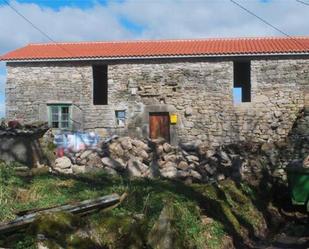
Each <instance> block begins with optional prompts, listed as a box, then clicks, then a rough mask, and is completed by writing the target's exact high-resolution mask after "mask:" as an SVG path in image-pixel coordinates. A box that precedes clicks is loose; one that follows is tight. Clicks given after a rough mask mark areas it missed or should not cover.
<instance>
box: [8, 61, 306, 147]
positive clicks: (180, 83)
mask: <svg viewBox="0 0 309 249" xmlns="http://www.w3.org/2000/svg"><path fill="white" fill-rule="evenodd" d="M108 78H109V80H108V91H109V95H108V103H109V104H108V105H106V106H95V105H93V104H92V67H91V64H90V62H89V63H88V62H87V63H86V62H84V63H81V62H71V63H60V62H58V63H56V62H50V63H42V62H38V63H8V77H7V86H6V106H7V108H6V111H7V117H8V118H9V119H20V120H21V121H23V122H32V121H37V120H41V121H46V120H47V118H48V115H47V104H48V103H70V104H72V111H73V120H74V128H75V129H91V130H96V131H98V132H99V133H100V134H101V135H104V136H110V135H111V134H114V133H117V134H120V135H123V134H127V133H128V134H129V135H131V136H139V137H142V136H144V137H147V136H148V130H149V124H148V122H149V112H159V111H160V112H169V113H176V114H177V115H178V123H177V124H176V125H171V135H172V143H174V144H175V143H177V142H181V141H182V142H184V141H189V140H190V141H198V140H200V141H204V142H209V143H210V144H211V145H213V146H217V145H221V144H227V143H231V142H237V141H245V140H250V141H257V142H265V141H273V140H280V139H282V138H284V137H286V135H287V134H288V132H289V131H290V129H291V127H292V124H293V121H294V120H295V118H296V116H297V114H298V112H299V110H300V109H301V108H303V107H304V105H305V98H306V97H305V96H306V92H307V90H308V85H309V59H280V60H278V59H274V58H273V59H252V60H251V84H252V91H251V93H252V102H250V103H241V104H239V105H234V104H233V96H232V92H233V62H232V61H231V60H227V59H222V60H218V59H216V60H204V61H201V60H199V61H192V60H191V61H166V62H164V61H159V62H158V61H140V62H136V61H135V62H132V61H131V62H128V61H127V62H122V63H119V62H118V63H117V62H110V63H109V66H108ZM116 110H126V113H127V123H126V127H117V124H116V118H115V111H116Z"/></svg>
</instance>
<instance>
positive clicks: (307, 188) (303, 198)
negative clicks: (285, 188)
mask: <svg viewBox="0 0 309 249" xmlns="http://www.w3.org/2000/svg"><path fill="white" fill-rule="evenodd" d="M287 176H288V182H289V188H290V191H291V198H292V203H293V205H306V206H307V211H308V212H309V168H304V167H290V168H287Z"/></svg>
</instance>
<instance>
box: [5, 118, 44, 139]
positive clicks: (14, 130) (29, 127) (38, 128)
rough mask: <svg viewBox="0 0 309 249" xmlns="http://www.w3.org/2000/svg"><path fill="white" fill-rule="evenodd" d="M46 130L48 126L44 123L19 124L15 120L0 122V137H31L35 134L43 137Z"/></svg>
mask: <svg viewBox="0 0 309 249" xmlns="http://www.w3.org/2000/svg"><path fill="white" fill-rule="evenodd" d="M48 129H49V128H48V125H47V123H45V122H33V123H29V124H21V123H20V122H18V121H16V120H11V121H5V120H1V123H0V136H32V135H36V134H40V135H43V134H44V133H45V132H46V131H47V130H48Z"/></svg>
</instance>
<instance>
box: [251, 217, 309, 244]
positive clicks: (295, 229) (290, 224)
mask: <svg viewBox="0 0 309 249" xmlns="http://www.w3.org/2000/svg"><path fill="white" fill-rule="evenodd" d="M285 216H286V218H287V222H286V223H285V224H284V225H283V226H282V227H281V228H280V229H279V230H278V231H277V232H276V233H275V234H273V235H272V236H270V238H269V239H268V240H266V241H261V242H259V243H257V244H256V245H255V247H254V248H256V249H309V214H308V213H307V212H302V213H299V212H291V213H285Z"/></svg>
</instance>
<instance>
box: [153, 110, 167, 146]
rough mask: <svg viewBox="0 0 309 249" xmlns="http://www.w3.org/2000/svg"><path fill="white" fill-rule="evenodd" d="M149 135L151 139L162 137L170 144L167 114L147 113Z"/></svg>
mask: <svg viewBox="0 0 309 249" xmlns="http://www.w3.org/2000/svg"><path fill="white" fill-rule="evenodd" d="M149 134H150V138H151V139H156V138H159V137H162V138H164V139H165V140H166V141H167V142H170V117H169V114H168V112H158V113H149Z"/></svg>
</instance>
